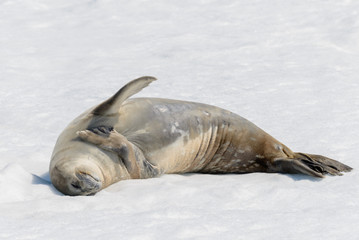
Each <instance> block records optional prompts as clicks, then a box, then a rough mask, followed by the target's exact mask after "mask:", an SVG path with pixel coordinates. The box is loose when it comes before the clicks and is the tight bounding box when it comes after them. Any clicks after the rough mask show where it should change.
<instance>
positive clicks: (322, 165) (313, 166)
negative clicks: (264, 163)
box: [273, 153, 352, 178]
mask: <svg viewBox="0 0 359 240" xmlns="http://www.w3.org/2000/svg"><path fill="white" fill-rule="evenodd" d="M273 165H274V166H273V167H274V168H276V170H277V171H278V172H284V173H302V174H306V175H310V176H313V177H320V178H323V177H324V175H325V174H329V175H333V176H341V175H342V173H341V172H349V171H351V170H352V168H351V167H349V166H347V165H345V164H343V163H341V162H338V161H336V160H333V159H330V158H327V157H324V156H321V155H314V154H306V153H294V158H286V159H277V160H275V161H274V162H273Z"/></svg>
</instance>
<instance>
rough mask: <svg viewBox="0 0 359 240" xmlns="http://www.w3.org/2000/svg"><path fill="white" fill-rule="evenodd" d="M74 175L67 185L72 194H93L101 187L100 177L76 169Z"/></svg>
mask: <svg viewBox="0 0 359 240" xmlns="http://www.w3.org/2000/svg"><path fill="white" fill-rule="evenodd" d="M75 175H76V177H75V178H73V180H72V181H71V183H70V186H69V188H70V190H72V191H71V192H73V193H74V194H73V195H94V194H95V193H96V192H98V191H99V190H100V189H101V187H102V182H101V180H100V178H99V177H97V176H95V175H93V174H89V173H86V172H82V171H77V172H76V173H75Z"/></svg>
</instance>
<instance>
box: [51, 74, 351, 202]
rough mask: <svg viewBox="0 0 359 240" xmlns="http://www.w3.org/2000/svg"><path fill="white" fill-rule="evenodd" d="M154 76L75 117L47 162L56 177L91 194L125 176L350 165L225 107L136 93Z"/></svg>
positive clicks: (317, 172) (67, 188)
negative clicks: (291, 142)
mask: <svg viewBox="0 0 359 240" xmlns="http://www.w3.org/2000/svg"><path fill="white" fill-rule="evenodd" d="M154 80H156V79H155V78H153V77H141V78H139V79H135V80H133V81H131V82H129V83H128V84H127V85H125V86H124V87H123V88H121V89H120V90H119V91H118V92H117V93H116V94H115V95H114V96H112V97H111V98H109V99H108V100H106V101H105V102H103V103H101V104H100V105H98V106H96V107H93V108H91V109H89V110H88V111H86V112H85V113H83V114H82V115H80V116H79V117H77V118H76V119H75V120H73V121H72V122H71V123H70V124H69V125H68V126H67V127H66V128H65V130H64V131H63V132H62V133H61V135H60V136H59V138H58V140H57V142H56V145H55V147H54V150H53V154H52V157H51V162H50V170H49V171H50V177H51V181H52V183H53V185H54V186H55V187H56V188H57V189H58V190H59V191H60V192H62V193H64V194H67V195H93V194H95V193H96V192H98V191H100V190H101V189H103V188H106V187H107V186H109V185H111V184H113V183H115V182H118V181H120V180H125V179H139V178H151V177H157V176H160V175H161V174H165V173H188V172H198V173H213V174H214V173H251V172H268V173H273V172H280V173H301V174H307V175H310V176H313V177H323V176H324V174H331V175H341V172H346V171H350V170H351V168H350V167H349V166H346V165H344V164H342V163H340V162H338V161H335V160H332V159H329V158H327V157H324V156H320V155H312V154H305V153H297V152H293V151H292V150H290V149H289V148H288V147H287V146H285V145H284V144H282V143H280V142H279V141H278V140H276V139H274V138H273V137H272V136H270V135H269V134H267V133H266V132H264V131H263V130H262V129H260V128H259V127H257V126H256V125H254V124H253V123H251V122H250V121H248V120H246V119H245V118H242V117H240V116H239V115H236V114H234V113H232V112H230V111H227V110H224V109H221V108H218V107H215V106H210V105H206V104H202V103H194V102H185V101H177V100H169V99H158V98H134V99H128V98H129V97H131V96H132V95H134V94H136V93H137V92H139V91H140V90H141V89H143V88H144V87H146V86H148V85H149V84H150V83H151V82H152V81H154Z"/></svg>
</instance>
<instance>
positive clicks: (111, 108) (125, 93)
mask: <svg viewBox="0 0 359 240" xmlns="http://www.w3.org/2000/svg"><path fill="white" fill-rule="evenodd" d="M155 80H156V78H154V77H148V76H146V77H140V78H137V79H135V80H132V81H131V82H129V83H127V84H126V85H125V86H124V87H122V88H121V89H120V90H119V91H118V92H117V93H116V94H115V95H113V96H112V97H110V98H109V99H107V100H106V101H104V102H103V103H101V104H100V105H98V106H97V107H96V108H95V109H94V110H93V111H92V113H93V114H94V115H95V116H98V115H102V116H103V115H111V114H113V113H117V112H118V109H119V108H120V106H121V104H122V103H123V102H124V101H125V100H126V99H127V98H129V97H131V96H132V95H134V94H136V93H138V92H139V91H141V90H142V89H143V88H145V87H147V86H148V85H149V84H150V83H151V82H153V81H155Z"/></svg>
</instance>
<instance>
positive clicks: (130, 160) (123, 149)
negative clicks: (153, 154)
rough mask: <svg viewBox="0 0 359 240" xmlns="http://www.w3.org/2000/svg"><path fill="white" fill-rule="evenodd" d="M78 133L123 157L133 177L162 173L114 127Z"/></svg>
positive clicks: (145, 176) (83, 137) (88, 140)
mask: <svg viewBox="0 0 359 240" xmlns="http://www.w3.org/2000/svg"><path fill="white" fill-rule="evenodd" d="M77 135H78V136H79V137H80V138H81V139H82V140H84V141H86V142H89V143H92V144H94V145H97V146H98V147H100V148H102V149H104V150H107V151H111V152H114V153H116V154H117V155H118V156H119V157H120V158H121V159H122V161H123V163H124V164H125V166H126V168H127V170H128V172H129V174H130V175H131V178H150V177H156V176H158V175H160V174H161V171H160V170H159V169H158V168H157V167H156V166H154V165H152V164H151V163H150V162H148V161H147V160H146V159H145V157H144V156H143V154H142V152H141V150H140V149H138V148H137V147H136V146H134V145H133V144H132V143H130V142H129V141H128V140H127V138H126V137H125V136H123V135H122V134H120V133H118V132H117V131H116V130H115V129H113V128H112V127H107V126H102V127H96V128H91V129H88V130H84V131H78V132H77Z"/></svg>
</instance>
